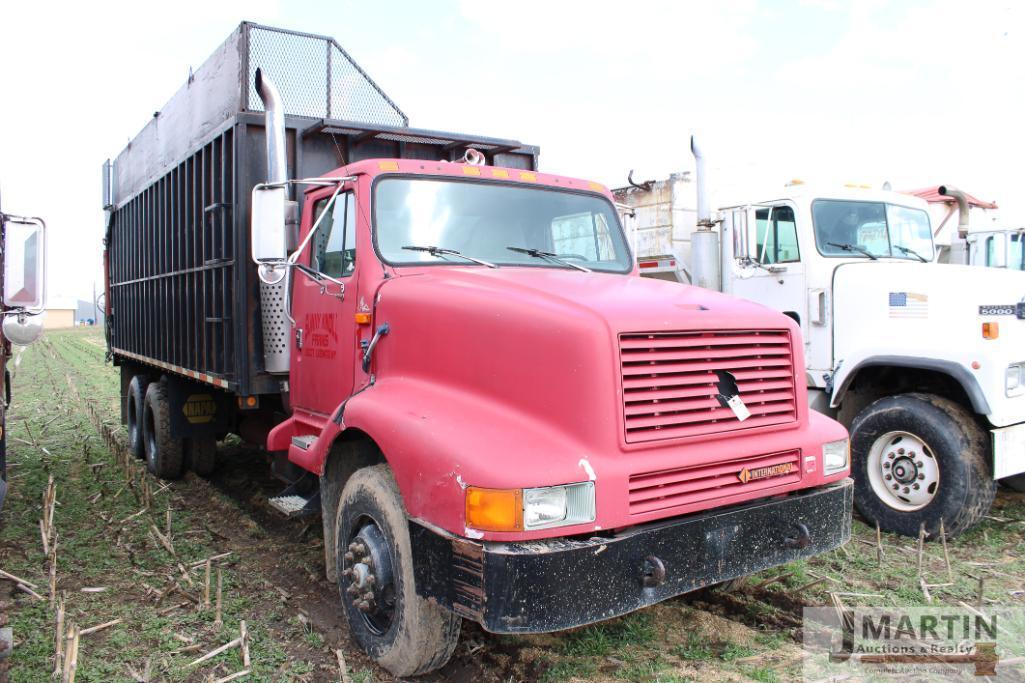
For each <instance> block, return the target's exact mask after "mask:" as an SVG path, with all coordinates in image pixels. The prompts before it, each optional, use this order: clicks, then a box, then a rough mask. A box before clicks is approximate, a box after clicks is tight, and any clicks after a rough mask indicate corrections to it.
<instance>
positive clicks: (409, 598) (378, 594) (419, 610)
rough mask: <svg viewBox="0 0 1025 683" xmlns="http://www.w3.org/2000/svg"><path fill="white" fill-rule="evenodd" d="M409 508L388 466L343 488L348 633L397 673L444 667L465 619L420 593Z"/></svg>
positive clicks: (340, 555) (338, 554) (341, 546)
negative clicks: (413, 553)
mask: <svg viewBox="0 0 1025 683" xmlns="http://www.w3.org/2000/svg"><path fill="white" fill-rule="evenodd" d="M407 525H408V522H407V520H406V511H405V507H404V506H403V504H402V497H401V495H400V494H399V489H398V486H397V485H396V484H395V478H394V477H393V476H392V473H391V470H390V469H389V468H388V466H387V465H374V466H373V467H366V468H363V469H361V470H358V471H357V472H356V473H355V474H353V475H352V477H350V478H349V480H348V481H347V482H346V484H345V488H344V489H343V490H342V495H341V497H340V499H339V502H338V516H337V518H336V521H335V539H336V548H337V550H336V551H335V561H336V566H337V568H338V588H339V591H340V592H341V597H342V606H343V607H344V610H345V616H346V618H347V619H348V622H349V632H350V633H352V636H353V638H355V640H356V642H358V643H359V645H360V647H362V648H363V649H364V650H365V651H366V652H367V654H369V655H370V656H371V657H373V658H374V659H375V660H376V661H377V663H378V664H380V665H381V666H382V667H384V668H385V669H387V670H388V671H390V672H391V673H392V674H393V675H395V676H398V677H402V676H415V675H418V674H423V673H427V672H428V671H433V670H434V669H438V668H440V667H442V666H444V665H445V663H446V662H447V661H448V659H449V657H451V656H452V651H453V650H455V647H456V644H457V643H458V642H459V627H460V623H461V620H460V618H459V617H458V616H456V615H455V614H453V613H451V612H449V611H448V610H446V609H444V608H442V607H439V606H438V605H436V604H433V603H430V602H428V601H427V600H425V599H424V598H421V597H420V596H419V595H417V593H416V586H415V584H414V579H413V561H412V557H413V556H412V550H411V548H410V543H409V529H408V526H407Z"/></svg>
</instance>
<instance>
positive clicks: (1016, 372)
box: [1004, 363, 1025, 398]
mask: <svg viewBox="0 0 1025 683" xmlns="http://www.w3.org/2000/svg"><path fill="white" fill-rule="evenodd" d="M1004 393H1005V394H1006V395H1007V397H1008V398H1013V397H1015V396H1021V395H1023V394H1025V363H1011V364H1010V365H1008V366H1007V369H1006V370H1005V371H1004Z"/></svg>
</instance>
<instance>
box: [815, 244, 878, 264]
mask: <svg viewBox="0 0 1025 683" xmlns="http://www.w3.org/2000/svg"><path fill="white" fill-rule="evenodd" d="M826 244H828V245H829V246H831V247H836V248H837V249H843V250H844V251H856V252H858V253H859V254H864V255H865V256H867V257H869V258H870V259H872V260H873V261H876V260H878V259H879V257H878V256H876V255H875V254H873V253H872V252H871V251H869V250H868V249H866V248H865V247H859V246H858V245H857V244H848V243H847V242H844V243H842V244H841V243H839V242H826Z"/></svg>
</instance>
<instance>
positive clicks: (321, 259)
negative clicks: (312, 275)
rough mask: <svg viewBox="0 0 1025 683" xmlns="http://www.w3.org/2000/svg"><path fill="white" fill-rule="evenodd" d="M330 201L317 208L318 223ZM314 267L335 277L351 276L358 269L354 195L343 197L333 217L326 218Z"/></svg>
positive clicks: (315, 248) (315, 247)
mask: <svg viewBox="0 0 1025 683" xmlns="http://www.w3.org/2000/svg"><path fill="white" fill-rule="evenodd" d="M327 202H328V200H327V199H322V200H320V201H319V202H317V205H316V207H314V209H313V220H314V221H316V220H317V219H319V218H320V216H321V214H322V213H323V212H324V208H325V207H326V206H327ZM311 265H312V267H313V268H314V269H316V270H318V271H320V272H321V273H324V274H325V275H329V276H331V277H347V276H349V275H351V274H352V271H353V269H355V267H356V198H355V197H353V195H352V193H351V192H344V193H342V194H339V195H338V197H337V198H336V199H335V204H334V206H333V207H332V210H331V215H330V216H325V217H324V220H323V221H322V222H321V225H320V228H318V230H317V234H316V236H315V237H314V245H313V262H312V264H311Z"/></svg>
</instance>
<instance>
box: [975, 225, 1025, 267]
mask: <svg viewBox="0 0 1025 683" xmlns="http://www.w3.org/2000/svg"><path fill="white" fill-rule="evenodd" d="M968 263H969V264H970V265H973V266H986V267H988V268H1007V269H1008V270H1025V228H1017V229H1014V228H1011V229H1003V230H978V231H974V230H973V231H972V232H969V233H968Z"/></svg>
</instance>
